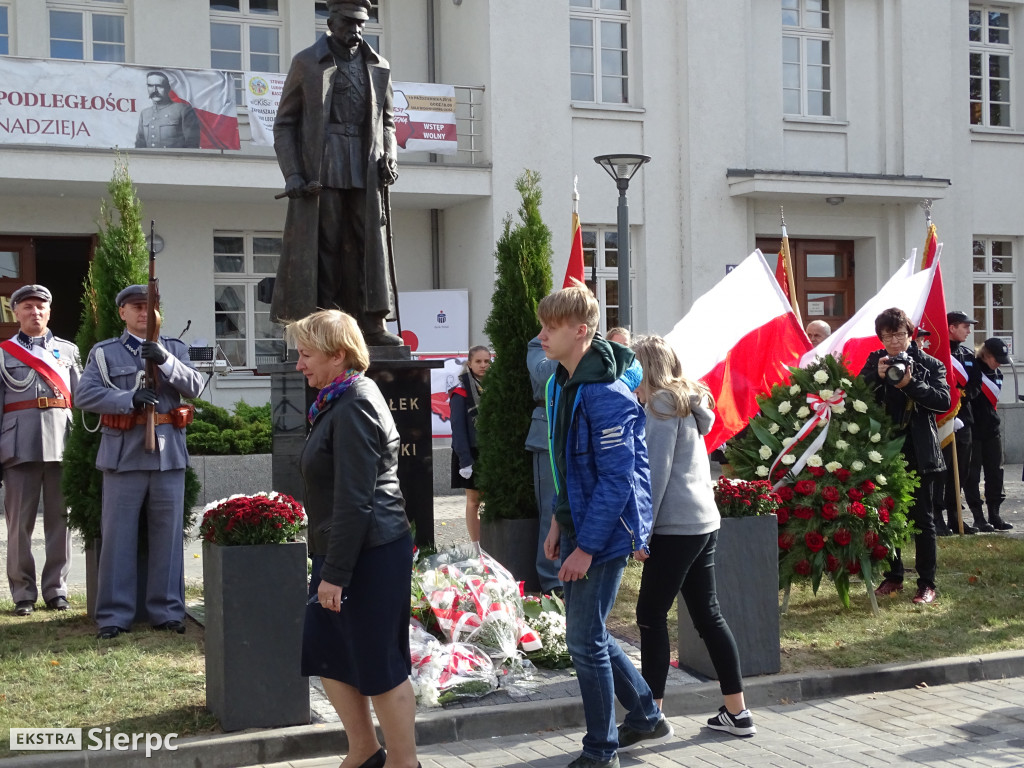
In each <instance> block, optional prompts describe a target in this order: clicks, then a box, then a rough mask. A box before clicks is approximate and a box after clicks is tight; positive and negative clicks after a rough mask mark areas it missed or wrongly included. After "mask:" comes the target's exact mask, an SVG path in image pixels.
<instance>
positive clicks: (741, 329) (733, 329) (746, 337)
mask: <svg viewBox="0 0 1024 768" xmlns="http://www.w3.org/2000/svg"><path fill="white" fill-rule="evenodd" d="M665 339H666V341H668V343H669V344H671V345H672V347H673V349H675V351H676V354H677V355H679V360H680V361H681V362H682V364H683V371H684V373H685V374H686V375H687V376H689V377H691V378H694V379H700V380H701V381H703V382H704V383H705V384H707V386H708V388H709V389H710V390H711V394H712V395H713V396H714V398H715V424H714V426H713V427H712V428H711V431H710V432H709V433H708V434H707V435H706V436H705V437H704V442H705V444H706V446H707V449H708V452H711V451H713V450H714V449H715V448H717V447H718V446H720V445H721V444H722V443H724V442H725V441H726V440H728V439H729V438H730V437H732V436H733V435H735V434H736V433H737V432H739V431H740V430H741V429H743V427H745V426H746V425H747V423H748V422H749V421H750V420H751V419H752V418H753V417H754V416H756V415H757V413H758V411H759V410H760V409H759V407H758V404H757V396H758V395H761V394H766V393H768V392H770V391H771V389H772V386H773V385H774V384H779V383H781V382H784V381H786V380H788V378H789V375H790V374H789V370H788V369H787V367H786V366H793V365H796V364H797V361H798V360H799V359H800V355H802V354H803V353H804V352H806V351H807V350H808V349H809V348H810V342H809V341H808V340H807V334H805V333H804V331H803V329H802V328H801V327H800V322H799V321H798V320H797V317H796V314H794V312H793V307H791V306H790V304H789V302H788V301H786V297H785V296H783V295H782V290H781V289H780V287H779V284H778V283H777V282H776V281H775V280H774V278H773V276H772V271H771V267H769V266H768V263H767V262H766V261H765V260H764V256H762V255H761V252H760V251H754V252H753V253H752V254H750V256H748V257H747V258H746V259H744V260H743V261H742V262H741V263H740V264H739V266H737V267H736V268H735V269H734V270H732V271H731V272H730V273H729V274H728V275H726V276H725V277H724V278H723V279H722V280H721V281H720V282H719V283H718V284H717V285H716V286H715V287H714V288H712V289H711V290H710V291H708V292H707V293H705V294H704V295H703V296H701V297H700V298H699V299H697V300H696V301H695V302H693V306H692V307H691V308H690V311H689V312H688V313H687V314H686V316H685V317H684V318H683V319H682V320H680V321H679V322H678V323H676V326H675V328H673V329H672V331H671V332H670V333H669V334H668V335H667V336H666V337H665Z"/></svg>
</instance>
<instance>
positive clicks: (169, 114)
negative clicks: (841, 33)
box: [135, 101, 199, 149]
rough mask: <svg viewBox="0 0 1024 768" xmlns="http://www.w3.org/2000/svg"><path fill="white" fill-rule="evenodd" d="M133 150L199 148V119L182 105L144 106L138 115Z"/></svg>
mask: <svg viewBox="0 0 1024 768" xmlns="http://www.w3.org/2000/svg"><path fill="white" fill-rule="evenodd" d="M135 146H136V147H154V148H172V147H189V148H192V149H199V118H197V117H196V113H195V110H194V109H192V107H191V106H189V105H188V104H184V103H182V102H177V101H175V102H171V103H170V104H163V105H156V106H152V107H147V108H146V109H144V110H142V114H141V115H139V132H138V134H136V136H135Z"/></svg>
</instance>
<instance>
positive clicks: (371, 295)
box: [270, 35, 396, 320]
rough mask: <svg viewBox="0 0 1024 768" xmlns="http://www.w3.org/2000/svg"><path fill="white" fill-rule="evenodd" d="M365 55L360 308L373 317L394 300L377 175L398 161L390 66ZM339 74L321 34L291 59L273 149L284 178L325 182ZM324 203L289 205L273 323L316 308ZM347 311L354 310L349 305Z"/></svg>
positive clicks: (310, 200)
mask: <svg viewBox="0 0 1024 768" xmlns="http://www.w3.org/2000/svg"><path fill="white" fill-rule="evenodd" d="M362 52H363V61H364V62H365V63H366V67H367V72H368V74H369V77H368V82H369V86H370V93H369V95H368V98H367V103H368V106H369V109H368V112H367V115H366V121H367V126H368V127H367V131H366V133H365V135H366V136H367V137H369V140H368V141H367V144H368V145H369V147H368V150H369V156H368V160H367V163H366V218H365V221H366V238H365V243H364V249H363V251H364V269H363V272H364V284H363V290H362V296H363V301H364V307H363V308H362V310H363V311H364V312H366V313H369V314H374V313H378V312H388V313H389V314H393V311H394V306H395V296H394V295H393V293H392V290H391V280H390V277H391V276H390V266H389V259H388V252H387V234H386V228H385V227H386V218H385V217H386V216H388V215H390V211H385V210H384V206H383V198H382V192H383V187H382V186H381V183H380V175H379V170H378V165H379V162H380V159H381V158H382V157H384V156H389V157H391V158H395V157H396V145H395V121H394V112H393V103H392V93H391V67H390V65H389V64H388V62H387V61H386V60H385V59H384V58H382V57H381V56H379V55H378V54H377V53H376V52H375V51H374V50H373V49H372V48H371V47H370V46H369V45H367V44H366V43H365V42H364V43H362ZM337 71H338V68H337V66H336V65H335V63H334V56H333V55H332V54H331V51H330V49H329V48H328V46H327V37H326V36H324V35H322V36H321V37H320V38H319V39H318V40H317V41H316V42H315V43H314V44H313V45H312V46H310V47H309V48H306V49H305V50H304V51H300V52H299V53H298V54H297V55H296V56H295V58H294V59H292V64H291V67H290V68H289V70H288V77H287V78H286V80H285V83H284V89H283V90H282V92H281V101H280V105H279V106H278V109H277V119H276V120H275V122H274V151H275V152H277V162H278V164H279V165H280V166H281V172H282V173H283V174H284V177H285V179H287V178H288V177H289V176H290V175H292V174H296V173H297V174H299V175H300V176H302V178H304V179H305V180H306V182H307V183H309V182H312V181H321V178H320V171H321V167H322V156H323V151H324V146H325V133H326V125H327V123H328V122H329V120H330V114H331V95H332V93H333V90H334V77H335V75H336V73H337ZM319 206H320V203H319V198H318V197H317V196H316V195H309V196H307V197H299V198H294V199H289V201H288V216H287V218H286V220H285V231H284V243H283V246H282V251H281V261H280V264H279V266H278V269H277V281H276V284H275V285H274V297H273V301H272V303H271V307H270V314H271V317H272V318H273V319H274V320H298V319H300V318H302V317H305V316H306V315H308V314H310V313H311V312H313V311H314V310H315V309H317V307H316V299H317V293H316V286H317V247H318V219H319ZM373 222H376V223H377V224H378V226H374V224H373ZM344 309H346V310H347V311H350V312H352V311H353V310H354V308H350V307H344Z"/></svg>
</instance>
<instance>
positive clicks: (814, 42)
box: [0, 0, 1024, 406]
mask: <svg viewBox="0 0 1024 768" xmlns="http://www.w3.org/2000/svg"><path fill="white" fill-rule="evenodd" d="M323 6H324V4H323V3H319V2H315V1H314V0H174V1H173V2H170V1H168V0H0V55H5V56H13V57H24V58H30V59H57V58H70V59H76V58H77V59H84V60H93V61H115V62H124V63H127V64H136V65H141V66H147V67H157V68H158V67H184V68H201V69H224V70H230V71H243V70H259V71H287V68H288V62H289V61H290V59H291V57H292V56H293V55H294V54H295V53H297V52H298V51H300V50H302V49H303V48H305V47H306V46H308V45H310V44H311V43H312V42H313V41H314V39H315V36H316V35H317V34H319V31H318V30H322V29H323V11H324V8H323ZM374 10H375V17H376V18H375V19H374V20H372V21H371V23H370V24H369V25H368V30H367V34H368V36H370V37H371V41H372V42H374V43H375V44H376V45H377V46H378V48H379V50H380V52H381V53H382V55H383V56H385V57H386V58H387V59H388V60H389V61H390V62H391V66H392V74H393V78H394V79H395V80H403V81H412V82H439V83H448V84H453V85H456V86H458V88H457V95H458V100H459V102H460V106H459V121H458V122H459V125H458V128H459V133H460V144H459V146H460V152H459V153H458V154H457V155H455V156H450V157H443V158H432V157H430V156H427V155H411V156H410V155H405V156H402V157H401V158H400V179H399V181H398V184H397V185H396V186H395V187H394V188H393V191H392V206H393V209H394V229H395V246H396V254H397V263H398V275H399V288H400V290H403V291H412V290H416V291H422V290H430V289H465V290H468V292H469V297H470V299H469V313H470V328H471V329H475V330H471V333H470V339H469V342H470V344H475V343H480V342H481V341H484V338H483V333H482V327H483V324H484V320H485V319H486V317H487V314H488V312H489V310H490V301H489V299H490V294H491V290H492V284H493V277H494V269H493V252H494V243H495V241H496V239H497V237H498V236H499V235H500V233H501V229H502V225H503V220H504V218H505V216H506V215H508V214H509V213H513V214H514V212H515V210H516V209H517V207H518V205H519V200H518V196H517V193H516V191H515V186H514V181H515V178H516V177H517V176H518V175H519V174H520V173H521V172H522V170H523V169H524V168H532V169H535V170H537V171H539V172H540V173H541V176H542V185H543V189H544V193H545V198H544V203H543V213H544V217H545V220H546V222H547V223H548V225H549V227H550V228H551V229H552V232H553V234H554V247H555V258H554V263H553V272H554V274H555V277H556V283H559V282H560V279H561V276H562V273H563V271H564V269H565V263H566V260H567V257H568V253H569V245H570V231H569V221H570V210H571V192H572V185H573V177H574V176H576V175H578V177H579V190H580V197H581V200H580V217H581V220H582V222H583V229H584V236H585V245H586V252H587V257H588V266H587V270H588V279H589V278H590V277H591V269H592V268H593V262H594V261H595V260H596V272H595V273H594V274H595V276H596V278H597V286H596V287H597V292H598V293H599V296H600V298H601V301H602V306H603V309H604V311H605V315H604V316H603V317H602V326H603V327H609V326H612V325H616V324H618V322H617V321H618V314H617V290H616V287H617V283H616V281H617V259H618V257H619V249H618V244H617V238H616V205H617V192H616V189H615V186H614V184H613V182H612V181H611V180H610V179H609V178H608V177H607V175H606V174H605V173H604V171H603V170H602V169H601V168H600V167H599V166H598V165H596V164H595V163H594V161H593V158H594V156H595V155H601V154H607V153H617V152H632V153H643V154H647V155H650V156H651V157H652V160H651V162H650V163H649V164H647V165H645V166H644V167H643V169H642V170H641V171H640V172H639V173H638V175H637V176H636V177H635V178H634V179H633V181H632V183H631V184H630V187H629V192H628V200H629V210H630V240H631V264H632V274H633V280H632V297H633V312H632V315H633V323H632V324H633V327H634V329H636V330H638V331H650V332H657V333H665V332H667V331H668V330H669V329H670V328H671V327H672V325H673V324H674V323H675V322H676V321H677V320H678V319H679V318H680V317H682V315H683V314H685V312H686V311H687V309H688V307H689V306H690V303H691V302H692V301H693V299H694V298H696V297H697V296H699V295H700V294H702V293H703V292H704V291H706V290H707V289H708V288H710V287H711V286H712V285H713V284H714V283H715V282H717V281H718V280H719V279H720V278H721V277H722V276H723V275H724V274H725V271H726V268H727V265H729V264H735V263H738V262H739V261H741V260H742V259H743V258H744V257H745V256H746V255H747V254H748V253H750V251H752V250H753V249H754V247H755V246H757V245H761V246H762V248H763V250H765V252H766V254H769V259H770V258H771V254H772V253H773V252H774V251H777V249H778V244H779V237H780V232H781V230H780V215H779V214H780V206H784V209H785V219H786V224H787V227H788V232H789V236H790V238H791V240H792V241H793V250H794V255H795V257H796V262H797V263H796V269H795V271H796V278H797V291H798V294H799V295H800V298H801V306H802V310H803V313H804V316H805V320H807V319H811V318H813V317H822V318H824V319H826V320H828V321H829V322H831V323H833V325H834V324H835V323H837V322H840V321H841V320H842V319H844V318H846V317H849V316H850V315H851V314H852V313H853V312H854V311H855V309H856V307H858V306H860V305H861V304H863V302H864V301H866V300H867V299H868V298H870V296H871V295H872V294H873V293H874V292H875V290H876V289H877V288H878V287H879V286H880V285H881V284H882V283H883V282H884V281H885V280H886V279H887V278H888V277H889V276H890V275H891V274H892V273H893V271H894V270H895V269H896V267H897V266H898V265H899V264H900V263H901V262H902V260H903V259H904V258H906V257H907V256H908V254H909V252H910V250H911V248H915V247H916V248H919V249H920V248H921V247H922V246H923V244H924V236H925V224H924V214H923V210H922V208H921V206H920V205H919V203H920V201H922V200H923V199H930V200H933V201H934V203H933V206H932V215H933V217H934V219H935V221H936V223H937V225H938V230H939V239H940V241H942V242H943V243H944V251H943V262H942V264H943V272H944V278H945V285H946V291H947V303H948V305H949V307H950V308H959V309H963V310H964V311H966V312H968V313H969V314H973V315H974V316H975V317H976V318H978V320H979V321H981V322H980V323H979V331H978V335H979V337H980V338H984V337H985V336H988V335H998V336H1002V337H1005V338H1006V339H1007V340H1008V341H1009V342H1010V343H1011V344H1013V342H1014V341H1015V339H1016V338H1017V330H1018V328H1020V327H1021V321H1022V318H1021V317H1020V313H1018V312H1016V306H1017V300H1016V296H1017V295H1018V291H1019V288H1018V281H1017V280H1016V273H1017V272H1018V271H1020V266H1019V265H1018V259H1017V258H1016V257H1017V255H1018V254H1019V253H1020V252H1021V249H1022V248H1024V194H1021V193H1022V191H1024V190H1022V187H1024V183H1022V179H1024V111H1022V110H1021V108H1020V105H1021V104H1024V69H1022V67H1024V42H1022V44H1021V45H1022V55H1017V54H1016V51H1015V48H1016V39H1017V38H1018V37H1022V33H1024V2H1019V1H1018V0H1005V1H1004V2H998V3H995V2H993V3H978V4H975V3H969V2H967V0H949V1H948V2H936V0H856V1H854V0H745V1H741V0H716V1H715V2H706V1H703V0H518V1H517V2H508V0H379V2H376V3H374ZM1022 41H1024V37H1022ZM2 90H3V86H2V85H0V91H2ZM3 111H4V104H3V102H2V99H0V121H2V118H3ZM239 118H240V124H241V135H242V148H241V149H240V150H237V151H233V150H225V151H210V150H186V149H180V150H160V149H145V150H134V149H129V150H127V154H128V157H129V168H130V172H131V175H132V178H133V180H134V182H135V184H136V186H137V188H138V193H139V196H140V198H141V200H142V202H143V205H144V215H145V217H146V218H147V219H150V218H152V219H155V220H156V222H157V226H156V229H157V232H158V234H159V235H160V236H161V237H162V238H163V240H164V249H163V250H162V252H161V253H160V255H159V256H158V271H159V274H160V278H161V287H162V290H163V297H164V298H163V300H164V308H165V312H166V318H165V322H164V328H165V329H166V330H167V332H169V333H172V334H175V333H177V332H178V331H179V330H180V329H182V328H184V327H185V326H186V325H187V324H188V323H189V322H190V323H191V325H190V326H189V330H188V332H187V333H186V335H185V336H184V338H185V340H186V341H189V342H190V343H196V342H199V341H202V342H205V344H204V345H205V346H217V345H219V346H220V347H221V348H222V350H223V355H224V356H226V357H227V358H228V359H229V360H230V369H231V370H230V372H229V371H228V370H226V369H224V368H222V369H221V370H220V372H219V373H218V374H217V376H216V377H215V378H214V381H213V382H212V383H211V386H210V388H209V389H208V390H207V391H206V393H204V397H205V398H208V399H210V400H212V401H213V402H215V403H217V404H218V405H224V406H230V405H231V404H233V403H234V402H235V401H237V400H239V399H242V398H244V399H245V400H247V401H248V402H253V403H258V402H265V401H266V400H267V398H268V396H269V386H268V381H267V380H266V379H265V378H263V377H261V376H258V375H256V374H255V373H254V369H255V368H256V364H257V358H258V357H262V356H264V355H270V354H273V353H274V352H275V351H276V350H277V349H278V348H279V342H278V341H276V333H277V332H276V330H275V329H274V328H273V327H272V326H271V325H270V324H269V320H268V317H267V309H268V307H267V305H265V304H262V303H260V302H259V301H258V300H257V297H256V292H255V286H256V284H257V283H258V282H259V280H260V279H261V278H262V277H264V276H266V275H268V274H273V272H274V269H275V264H276V249H277V248H279V238H280V236H281V232H282V230H283V227H284V216H285V208H286V206H285V203H284V202H283V201H275V200H274V195H275V194H276V193H278V192H280V191H281V189H282V188H283V180H282V178H281V174H280V171H279V170H278V167H277V163H276V159H275V157H274V155H273V152H272V150H271V149H269V148H266V147H256V146H252V145H251V144H250V143H249V142H248V141H247V138H248V129H247V124H248V116H247V115H246V114H245V110H244V109H242V108H240V109H239ZM113 160H114V156H113V152H112V151H111V150H109V149H76V148H69V147H49V146H38V145H31V146H30V145H25V144H18V143H16V142H13V141H11V137H10V136H9V135H5V134H4V133H3V131H2V130H0V252H2V251H7V252H8V253H14V252H17V253H18V254H19V256H20V257H21V258H20V262H19V264H20V266H19V267H18V269H16V270H15V271H16V272H17V274H8V272H10V269H9V268H8V270H7V272H5V273H4V275H3V276H2V277H0V293H6V294H9V293H10V289H12V288H11V286H16V285H17V284H21V283H24V282H32V281H36V282H42V283H44V284H47V285H49V286H50V287H51V289H52V288H54V284H55V285H57V287H60V288H61V291H56V290H55V296H56V297H58V299H62V300H63V304H61V303H60V301H58V299H55V307H54V318H55V321H54V322H55V327H57V319H58V318H60V323H61V325H60V326H59V329H58V330H57V332H58V333H60V332H61V331H62V330H63V332H64V333H73V332H74V327H75V326H76V325H77V312H78V308H77V307H76V306H74V300H77V297H76V296H75V295H74V291H75V289H76V286H78V285H80V281H81V277H82V276H83V275H84V272H85V269H86V265H87V263H88V258H89V248H90V238H91V237H92V236H93V235H94V233H95V231H96V220H97V217H98V211H99V200H100V198H101V197H102V196H103V194H104V193H105V189H106V184H107V182H108V180H109V178H110V176H111V172H112V169H113ZM26 241H31V243H32V245H33V246H34V248H33V250H32V252H31V253H28V252H25V253H23V252H22V251H17V250H16V249H17V248H18V247H21V246H20V245H19V244H24V243H25V242H26ZM12 258H13V257H8V259H9V260H11V259H12ZM30 260H31V261H32V264H31V265H29V263H28V262H29V261H30ZM30 267H31V268H30ZM65 284H66V285H65ZM722 309H723V311H728V307H723V308H722ZM709 322H711V323H713V322H714V319H713V318H709ZM68 329H70V330H68ZM979 340H980V339H979ZM1014 346H1015V345H1014ZM452 351H456V350H452ZM218 354H220V353H218ZM1007 388H1008V389H1012V386H1010V385H1009V384H1008V387H1007ZM1004 399H1007V400H1012V399H1013V392H1012V391H1011V392H1009V393H1008V394H1005V395H1004Z"/></svg>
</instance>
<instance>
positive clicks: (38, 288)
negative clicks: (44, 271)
mask: <svg viewBox="0 0 1024 768" xmlns="http://www.w3.org/2000/svg"><path fill="white" fill-rule="evenodd" d="M28 298H35V299H42V300H43V301H53V295H52V294H51V293H50V290H49V289H48V288H47V287H46V286H45V285H23V286H21V288H19V289H18V290H16V291H15V292H14V293H12V294H11V306H12V307H13V306H14V305H15V304H17V303H18V302H19V301H21V300H23V299H28Z"/></svg>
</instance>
